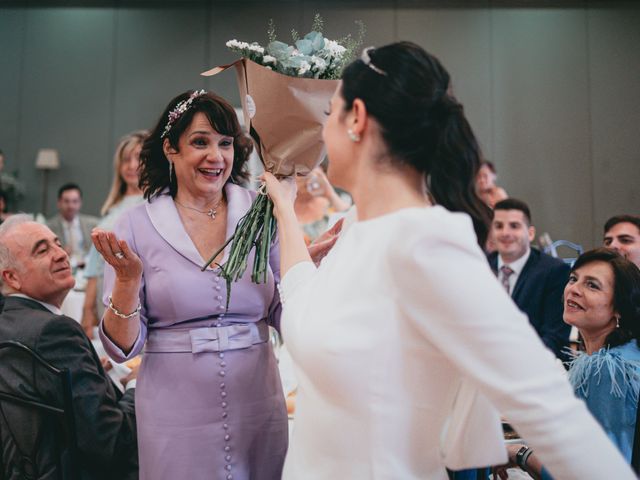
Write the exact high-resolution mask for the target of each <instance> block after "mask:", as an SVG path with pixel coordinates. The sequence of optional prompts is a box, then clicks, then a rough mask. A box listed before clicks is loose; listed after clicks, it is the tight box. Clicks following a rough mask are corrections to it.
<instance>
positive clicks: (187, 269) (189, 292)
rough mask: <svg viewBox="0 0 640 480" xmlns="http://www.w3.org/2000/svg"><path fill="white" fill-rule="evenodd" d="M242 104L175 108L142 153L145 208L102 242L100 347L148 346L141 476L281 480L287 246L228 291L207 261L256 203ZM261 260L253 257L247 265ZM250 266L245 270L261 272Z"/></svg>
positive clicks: (204, 96) (208, 101)
mask: <svg viewBox="0 0 640 480" xmlns="http://www.w3.org/2000/svg"><path fill="white" fill-rule="evenodd" d="M250 152H251V142H250V140H249V139H248V138H247V137H245V136H244V135H243V134H242V131H241V129H240V126H239V124H238V121H237V118H236V116H235V112H234V110H233V108H232V107H231V106H230V105H229V104H228V103H227V102H226V101H224V100H223V99H222V98H220V97H218V96H216V95H214V94H212V93H205V92H204V91H195V92H186V93H184V94H182V95H179V96H178V97H176V98H175V99H173V100H172V101H171V102H170V103H169V105H168V106H167V108H166V109H165V111H164V113H163V114H162V116H161V117H160V121H159V122H158V125H157V126H156V127H155V129H154V130H153V132H152V133H151V135H150V136H149V138H148V139H147V140H146V141H145V143H144V145H143V148H142V152H141V155H140V160H141V174H140V182H141V187H142V189H143V191H144V195H145V198H146V199H147V201H146V202H145V203H144V204H141V205H139V206H137V207H134V208H132V209H131V210H129V211H127V212H126V213H125V214H123V216H122V217H121V218H120V220H119V221H118V223H117V224H116V227H115V229H114V232H113V233H110V232H105V231H100V230H96V231H94V234H93V241H94V244H95V245H96V248H97V249H98V251H99V252H100V253H101V254H102V256H103V257H104V259H105V260H106V262H107V264H108V265H107V269H106V271H105V304H106V305H108V306H109V308H108V309H107V310H106V313H105V315H104V318H103V319H102V322H101V325H100V338H101V340H102V342H103V344H104V346H105V349H106V350H107V352H108V353H109V355H110V356H111V357H112V358H113V359H114V360H116V361H118V362H122V361H125V360H128V359H130V358H132V357H133V356H135V355H137V354H139V353H140V352H141V351H142V349H143V347H144V349H145V351H144V356H143V361H142V366H141V370H140V373H139V376H138V385H137V392H136V416H137V422H138V444H139V451H140V478H141V479H153V480H157V479H176V478H189V479H195V480H198V479H207V480H209V479H228V480H231V479H249V478H251V479H264V480H271V479H279V478H280V476H281V472H282V465H283V461H284V455H285V452H286V449H287V441H288V427H287V414H286V408H285V403H284V397H283V394H282V388H281V386H280V379H279V375H278V371H277V365H276V360H275V358H274V355H273V351H272V349H271V344H270V342H268V336H269V335H268V325H272V326H278V323H279V318H280V301H279V298H278V295H277V292H276V288H275V285H276V282H277V281H278V280H279V248H278V245H277V243H276V244H275V245H273V247H272V249H271V258H270V265H271V270H270V271H269V275H268V281H267V283H266V284H261V285H256V284H253V283H251V280H250V276H249V275H245V276H244V277H243V278H242V279H241V280H239V281H238V282H236V283H234V284H233V291H232V295H231V298H230V303H229V306H228V309H227V308H226V301H227V289H226V285H225V282H224V280H223V279H222V278H221V277H220V270H219V267H218V266H217V265H218V264H223V263H224V262H225V261H226V256H227V255H228V249H227V250H225V251H224V252H223V253H222V254H220V256H219V257H218V258H216V260H215V262H214V263H212V267H211V268H209V269H207V270H206V271H204V272H201V271H200V267H201V266H202V265H204V263H205V259H206V258H208V257H209V255H211V253H213V252H214V251H216V250H218V248H219V247H220V246H221V245H222V244H223V243H224V242H225V239H226V238H228V237H229V236H230V235H231V234H232V233H233V231H234V228H235V225H236V223H237V222H238V220H239V219H240V218H241V217H242V216H243V215H244V214H245V213H246V211H247V210H248V208H249V206H250V204H251V202H252V199H253V196H254V195H255V194H254V193H252V192H250V191H248V190H245V189H244V188H242V187H240V186H238V182H240V181H241V180H242V179H243V177H244V175H245V174H244V166H245V163H246V161H247V159H248V156H249V153H250ZM251 258H252V256H251ZM251 267H252V266H251V265H249V269H251Z"/></svg>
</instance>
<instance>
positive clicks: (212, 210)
mask: <svg viewBox="0 0 640 480" xmlns="http://www.w3.org/2000/svg"><path fill="white" fill-rule="evenodd" d="M222 200H224V196H223V197H222V198H221V199H220V200H219V201H218V203H216V204H215V205H214V206H213V207H211V208H210V209H208V210H198V209H197V208H193V207H189V206H188V205H183V204H182V203H180V202H179V201H178V200H176V199H175V198H174V199H173V201H174V202H176V203H177V204H178V205H180V206H181V207H182V208H188V209H189V210H193V211H195V212H198V213H204V214H205V215H207V216H208V217H211V220H215V219H216V215H217V214H218V207H219V206H220V204H221V203H222Z"/></svg>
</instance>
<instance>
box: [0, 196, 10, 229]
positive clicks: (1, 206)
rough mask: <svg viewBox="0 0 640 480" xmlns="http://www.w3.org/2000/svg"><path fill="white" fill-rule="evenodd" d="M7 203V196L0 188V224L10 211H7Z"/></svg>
mask: <svg viewBox="0 0 640 480" xmlns="http://www.w3.org/2000/svg"><path fill="white" fill-rule="evenodd" d="M8 203H9V199H8V198H7V194H6V193H4V191H3V190H0V224H1V223H2V222H4V221H5V220H6V219H7V218H9V216H10V213H9V212H8V211H7V210H8V207H7V204H8Z"/></svg>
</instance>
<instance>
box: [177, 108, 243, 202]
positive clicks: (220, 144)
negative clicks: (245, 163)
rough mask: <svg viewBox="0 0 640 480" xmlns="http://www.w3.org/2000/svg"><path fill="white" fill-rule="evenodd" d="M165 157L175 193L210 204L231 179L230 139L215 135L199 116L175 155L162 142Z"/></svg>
mask: <svg viewBox="0 0 640 480" xmlns="http://www.w3.org/2000/svg"><path fill="white" fill-rule="evenodd" d="M164 149H165V155H166V156H167V158H168V159H169V161H171V162H173V164H174V171H175V176H176V180H177V182H178V192H181V193H182V194H186V195H188V196H191V197H195V198H203V199H207V200H208V201H209V200H210V201H213V200H215V199H216V198H217V197H219V195H220V194H221V192H222V189H223V187H224V185H225V183H226V182H227V180H228V179H229V177H230V176H231V171H232V169H233V156H234V148H233V137H232V136H230V135H222V134H220V133H218V132H217V131H216V130H215V129H214V128H213V127H212V126H211V124H210V123H209V119H208V118H207V116H206V115H205V114H204V113H202V112H197V113H196V114H195V115H194V116H193V121H192V122H191V125H189V127H188V128H187V129H186V130H185V131H184V133H183V134H182V135H181V136H180V140H179V142H178V151H175V150H173V149H172V148H171V146H170V145H169V140H167V139H165V141H164Z"/></svg>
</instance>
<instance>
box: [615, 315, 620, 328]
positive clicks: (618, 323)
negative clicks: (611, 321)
mask: <svg viewBox="0 0 640 480" xmlns="http://www.w3.org/2000/svg"><path fill="white" fill-rule="evenodd" d="M616 328H620V317H619V316H618V315H616Z"/></svg>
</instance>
